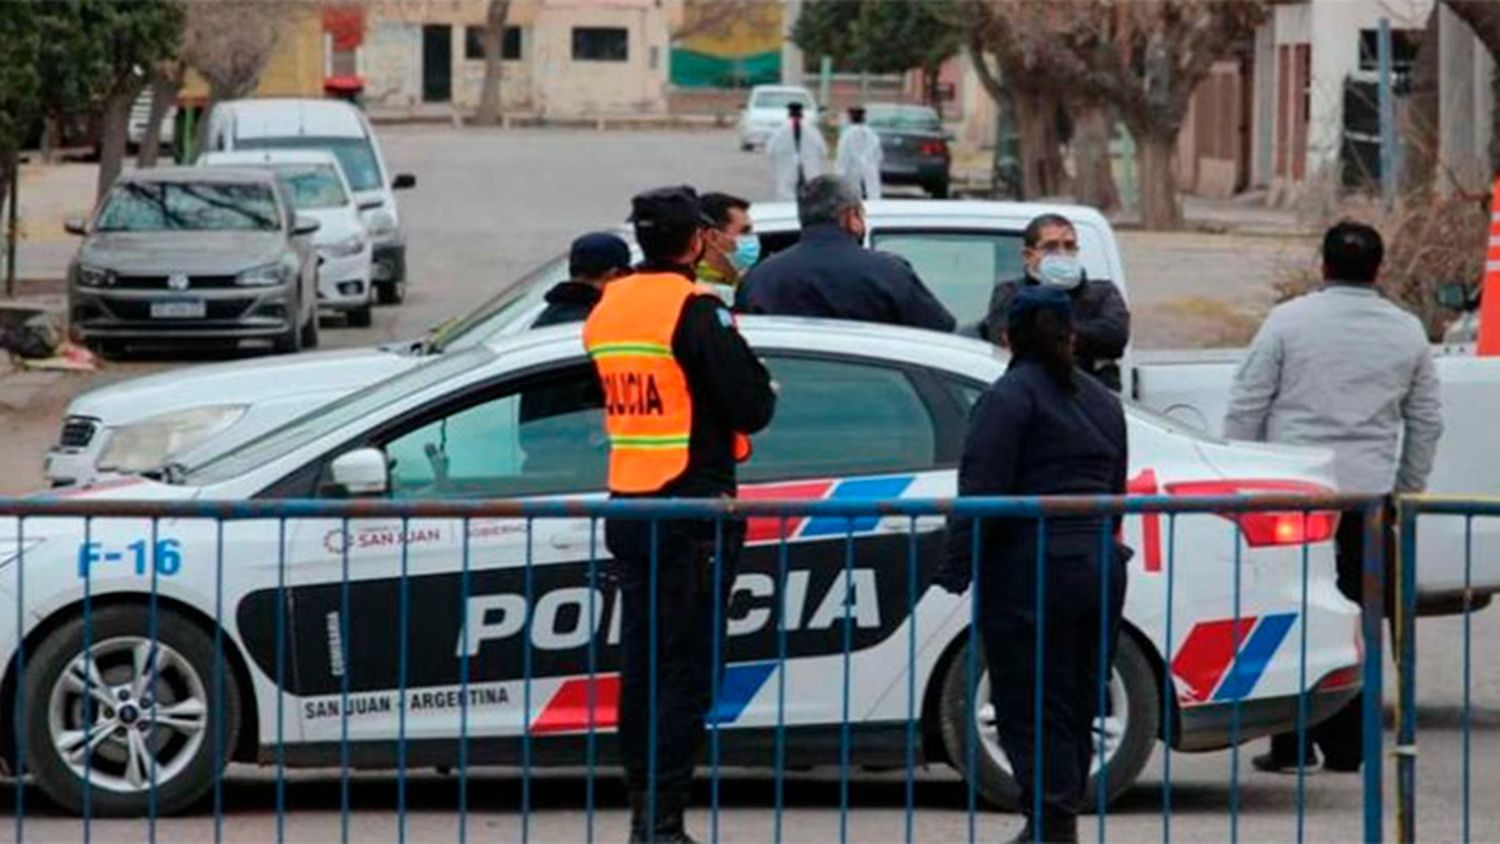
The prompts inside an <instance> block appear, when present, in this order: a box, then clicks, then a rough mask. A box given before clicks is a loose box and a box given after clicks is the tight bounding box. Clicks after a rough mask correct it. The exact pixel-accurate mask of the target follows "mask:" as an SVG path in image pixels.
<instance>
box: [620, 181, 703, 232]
mask: <svg viewBox="0 0 1500 844" xmlns="http://www.w3.org/2000/svg"><path fill="white" fill-rule="evenodd" d="M630 222H632V223H635V227H636V229H637V230H647V231H684V230H689V229H698V228H702V227H704V226H711V225H713V223H714V221H713V220H711V219H709V216H708V215H707V214H705V213H703V203H702V202H701V201H699V199H698V192H697V191H695V190H693V189H692V188H691V187H689V186H687V185H681V186H679V187H675V188H657V189H656V190H648V191H646V192H645V193H638V194H636V195H635V197H634V198H633V199H631V200H630Z"/></svg>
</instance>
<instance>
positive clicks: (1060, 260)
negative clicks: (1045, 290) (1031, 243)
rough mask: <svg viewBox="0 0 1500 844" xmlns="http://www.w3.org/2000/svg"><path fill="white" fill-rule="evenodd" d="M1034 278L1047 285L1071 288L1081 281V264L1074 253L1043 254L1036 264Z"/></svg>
mask: <svg viewBox="0 0 1500 844" xmlns="http://www.w3.org/2000/svg"><path fill="white" fill-rule="evenodd" d="M1036 278H1037V281H1040V282H1041V283H1042V284H1043V285H1045V286H1047V287H1056V288H1058V289H1060V290H1072V289H1073V288H1075V287H1077V286H1078V285H1079V284H1080V283H1082V281H1083V264H1081V263H1079V261H1078V258H1077V256H1075V255H1058V254H1051V255H1044V256H1042V261H1041V263H1039V264H1037V267H1036Z"/></svg>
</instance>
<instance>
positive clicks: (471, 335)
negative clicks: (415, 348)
mask: <svg viewBox="0 0 1500 844" xmlns="http://www.w3.org/2000/svg"><path fill="white" fill-rule="evenodd" d="M567 277H568V262H567V259H566V258H558V259H555V260H552V261H548V262H547V263H545V264H543V265H542V266H541V267H539V268H538V269H535V270H532V271H531V272H530V273H528V274H527V275H525V276H523V277H522V278H521V280H520V281H517V282H516V283H515V284H512V285H511V286H510V287H507V288H505V290H503V291H501V292H500V293H498V294H496V295H495V296H494V297H492V298H491V299H490V300H489V301H487V302H485V303H484V304H482V305H480V306H479V307H477V308H475V309H474V310H472V311H469V312H468V313H467V314H464V315H463V316H461V317H459V318H458V319H456V320H453V321H451V322H449V323H447V324H446V325H443V326H441V327H439V328H438V329H437V330H436V331H435V332H433V334H432V339H431V340H430V341H429V342H428V343H427V350H426V351H427V352H428V353H429V354H442V353H443V352H453V351H459V350H462V349H469V348H473V347H474V346H477V345H479V344H481V343H484V342H486V341H488V340H490V339H491V338H493V337H494V336H495V335H497V334H499V333H500V332H501V331H503V330H504V329H505V328H506V327H507V326H509V325H511V324H512V323H514V322H515V321H516V320H517V319H519V318H520V317H521V316H522V315H524V314H527V313H529V312H530V311H531V310H532V309H533V308H535V307H536V306H538V305H540V304H541V303H542V300H543V299H545V298H546V296H547V291H548V290H550V289H552V286H553V285H554V284H557V283H558V282H560V281H564V280H566V279H567Z"/></svg>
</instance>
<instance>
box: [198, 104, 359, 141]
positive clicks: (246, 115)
mask: <svg viewBox="0 0 1500 844" xmlns="http://www.w3.org/2000/svg"><path fill="white" fill-rule="evenodd" d="M219 107H220V108H224V109H225V110H226V111H227V112H228V113H229V114H231V115H233V116H234V136H235V137H236V138H284V137H288V136H296V135H306V136H308V137H314V138H327V137H333V138H341V137H343V138H362V137H364V136H365V134H366V133H365V125H364V122H363V121H361V120H360V118H359V112H358V111H356V110H355V108H354V106H352V105H350V104H349V103H347V102H344V101H343V100H316V99H293V98H268V99H256V100H231V101H229V102H226V103H222V104H220V106H219Z"/></svg>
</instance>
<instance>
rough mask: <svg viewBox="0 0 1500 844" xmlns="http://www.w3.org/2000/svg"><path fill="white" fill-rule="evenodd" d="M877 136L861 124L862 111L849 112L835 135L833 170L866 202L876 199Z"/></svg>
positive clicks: (857, 107)
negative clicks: (835, 152)
mask: <svg viewBox="0 0 1500 844" xmlns="http://www.w3.org/2000/svg"><path fill="white" fill-rule="evenodd" d="M880 158H881V153H880V136H879V135H877V134H875V130H874V129H871V128H870V127H869V126H868V125H866V124H865V110H864V109H863V108H861V107H859V106H856V107H854V108H851V109H849V124H848V125H847V126H845V127H844V131H843V132H841V133H839V145H838V154H837V156H836V158H835V160H834V165H833V166H834V170H835V171H836V172H837V173H838V174H839V177H840V178H842V179H844V180H845V181H847V182H849V183H850V184H852V185H854V186H855V187H857V188H859V192H860V195H861V196H862V197H864V198H865V199H866V200H867V201H868V200H871V199H879V198H880Z"/></svg>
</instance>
